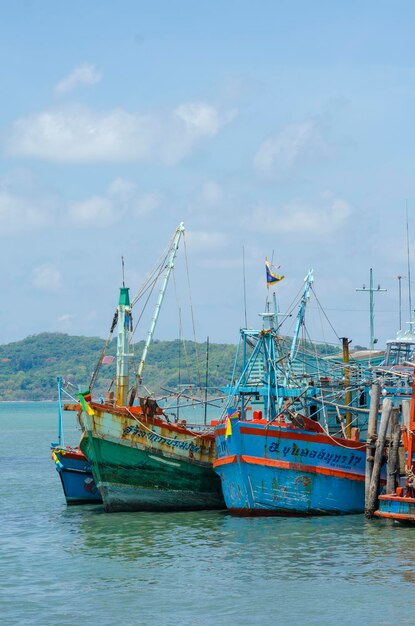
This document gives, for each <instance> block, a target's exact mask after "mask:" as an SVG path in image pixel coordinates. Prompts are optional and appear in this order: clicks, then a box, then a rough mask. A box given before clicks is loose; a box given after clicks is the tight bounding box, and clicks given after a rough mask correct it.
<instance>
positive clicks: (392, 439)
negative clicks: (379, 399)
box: [386, 409, 401, 493]
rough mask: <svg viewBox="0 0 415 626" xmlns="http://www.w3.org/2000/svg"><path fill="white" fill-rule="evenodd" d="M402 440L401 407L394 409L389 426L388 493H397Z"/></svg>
mask: <svg viewBox="0 0 415 626" xmlns="http://www.w3.org/2000/svg"><path fill="white" fill-rule="evenodd" d="M400 441H401V426H400V424H399V409H392V413H391V417H390V428H389V446H388V464H387V479H386V493H396V487H397V486H398V481H399V443H400Z"/></svg>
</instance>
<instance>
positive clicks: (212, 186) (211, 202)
mask: <svg viewBox="0 0 415 626" xmlns="http://www.w3.org/2000/svg"><path fill="white" fill-rule="evenodd" d="M200 195H201V200H202V202H203V204H206V205H207V206H217V205H219V204H220V203H221V202H222V201H223V197H224V193H223V189H222V187H221V186H220V185H219V184H218V183H217V182H215V181H214V180H208V181H206V182H205V183H203V185H202V188H201V194H200Z"/></svg>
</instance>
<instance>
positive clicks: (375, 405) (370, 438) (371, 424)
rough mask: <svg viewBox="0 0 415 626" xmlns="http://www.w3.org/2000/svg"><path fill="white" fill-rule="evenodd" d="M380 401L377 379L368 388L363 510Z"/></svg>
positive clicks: (373, 452)
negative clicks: (368, 405) (368, 406)
mask: <svg viewBox="0 0 415 626" xmlns="http://www.w3.org/2000/svg"><path fill="white" fill-rule="evenodd" d="M379 402H380V384H379V382H378V381H375V382H374V383H372V387H371V390H370V408H369V421H368V425H367V439H366V475H365V510H366V509H367V507H368V503H369V488H370V480H371V478H372V470H373V461H374V455H375V447H376V433H377V429H378V415H379Z"/></svg>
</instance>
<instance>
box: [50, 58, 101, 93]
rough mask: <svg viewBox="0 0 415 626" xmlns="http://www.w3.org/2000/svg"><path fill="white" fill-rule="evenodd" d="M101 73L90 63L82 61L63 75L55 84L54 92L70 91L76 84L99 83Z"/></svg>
mask: <svg viewBox="0 0 415 626" xmlns="http://www.w3.org/2000/svg"><path fill="white" fill-rule="evenodd" d="M101 78H102V75H101V74H100V73H99V72H98V71H97V69H96V68H95V66H94V65H92V64H91V63H83V64H82V65H79V66H78V67H76V68H75V69H74V70H73V71H72V72H71V73H70V74H68V75H67V76H65V78H63V79H62V80H61V81H59V82H58V83H57V85H55V88H54V91H55V93H57V94H59V95H62V94H66V93H68V92H70V91H72V90H73V89H74V88H75V87H77V85H95V84H96V83H99V81H100V80H101Z"/></svg>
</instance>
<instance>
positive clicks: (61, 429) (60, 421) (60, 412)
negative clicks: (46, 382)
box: [56, 376, 65, 446]
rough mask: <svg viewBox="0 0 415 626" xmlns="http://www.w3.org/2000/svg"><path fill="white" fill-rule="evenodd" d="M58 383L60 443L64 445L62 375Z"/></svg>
mask: <svg viewBox="0 0 415 626" xmlns="http://www.w3.org/2000/svg"><path fill="white" fill-rule="evenodd" d="M56 382H57V385H58V445H59V446H64V445H65V444H64V441H63V416H62V377H61V376H57V378H56Z"/></svg>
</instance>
